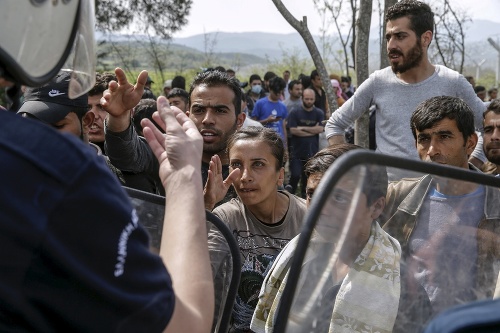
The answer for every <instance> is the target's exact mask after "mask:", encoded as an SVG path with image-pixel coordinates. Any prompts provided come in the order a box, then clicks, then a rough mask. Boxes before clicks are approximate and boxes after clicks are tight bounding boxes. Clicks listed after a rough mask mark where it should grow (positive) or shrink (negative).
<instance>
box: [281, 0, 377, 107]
mask: <svg viewBox="0 0 500 333" xmlns="http://www.w3.org/2000/svg"><path fill="white" fill-rule="evenodd" d="M272 1H273V3H274V5H275V6H276V8H277V9H278V11H279V12H280V14H281V15H282V16H283V18H284V19H285V20H286V21H287V22H288V23H289V24H290V25H291V26H292V27H293V28H294V29H295V30H297V32H298V33H299V35H300V36H301V37H302V39H303V40H304V43H306V46H307V49H308V50H309V53H310V54H311V58H312V60H313V62H314V65H315V66H316V70H317V71H318V73H319V76H320V77H321V82H322V83H323V88H324V89H325V92H326V98H327V101H328V105H329V107H330V112H333V111H334V110H337V108H338V105H337V99H336V96H335V93H334V92H333V86H332V83H331V82H330V77H329V75H328V72H327V70H326V67H325V63H324V62H323V58H321V54H320V52H319V50H318V47H317V46H316V43H315V42H314V38H313V36H312V35H311V32H310V31H309V28H308V27H307V17H306V16H304V17H303V18H302V21H299V20H297V19H296V18H295V17H294V16H293V15H292V14H291V13H290V12H289V11H288V9H287V8H286V6H285V5H284V4H283V3H282V2H281V0H272ZM368 29H370V27H369V26H368Z"/></svg>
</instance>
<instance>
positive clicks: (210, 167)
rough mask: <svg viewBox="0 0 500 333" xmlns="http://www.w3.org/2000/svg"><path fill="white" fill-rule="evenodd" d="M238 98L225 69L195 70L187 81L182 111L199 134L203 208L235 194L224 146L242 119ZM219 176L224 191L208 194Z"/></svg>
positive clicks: (217, 182)
mask: <svg viewBox="0 0 500 333" xmlns="http://www.w3.org/2000/svg"><path fill="white" fill-rule="evenodd" d="M241 99H242V92H241V88H240V86H239V84H238V81H236V79H235V78H234V77H230V76H229V75H227V73H225V72H220V71H216V70H213V71H206V72H203V73H200V74H198V75H197V76H196V77H195V78H194V80H193V83H191V88H190V90H189V110H188V111H187V112H186V114H187V115H188V116H189V118H191V120H192V121H193V122H194V123H195V124H196V127H197V128H198V130H199V131H200V133H201V135H202V137H203V154H202V163H201V174H202V179H203V184H204V186H205V190H204V193H205V197H204V199H205V208H207V209H209V210H211V209H213V208H214V207H215V206H216V205H220V204H222V203H224V202H226V201H229V200H230V199H231V198H234V197H235V196H236V192H235V191H234V188H233V187H232V186H231V184H232V182H233V180H234V176H232V175H234V174H231V175H230V174H229V156H228V155H227V149H226V148H227V142H228V140H229V138H230V137H231V136H232V135H233V134H234V132H236V130H238V129H239V128H240V127H241V126H242V125H243V122H244V121H245V113H243V112H242V110H241V104H242V103H241ZM222 179H225V181H224V186H225V189H224V190H223V191H222V193H225V195H224V196H222V197H220V196H219V193H216V194H215V196H209V195H212V194H213V191H212V190H211V189H212V186H215V184H219V183H220V182H219V180H222ZM226 191H227V193H226Z"/></svg>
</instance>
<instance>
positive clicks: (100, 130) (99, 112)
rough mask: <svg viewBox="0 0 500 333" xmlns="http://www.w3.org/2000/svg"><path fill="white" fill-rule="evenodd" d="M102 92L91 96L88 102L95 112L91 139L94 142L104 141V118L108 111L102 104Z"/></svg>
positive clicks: (90, 132) (90, 133) (90, 134)
mask: <svg viewBox="0 0 500 333" xmlns="http://www.w3.org/2000/svg"><path fill="white" fill-rule="evenodd" d="M101 97H102V94H99V95H94V96H89V99H88V104H89V109H90V111H91V112H92V113H93V114H94V123H93V124H92V125H91V126H90V131H89V140H90V142H93V143H100V142H104V140H105V137H104V119H106V116H107V115H108V113H107V112H106V111H104V110H103V108H102V106H101V102H100V101H101Z"/></svg>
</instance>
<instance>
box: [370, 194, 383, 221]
mask: <svg viewBox="0 0 500 333" xmlns="http://www.w3.org/2000/svg"><path fill="white" fill-rule="evenodd" d="M384 208H385V197H380V198H378V199H377V200H375V201H374V202H373V203H372V205H371V206H370V212H371V215H370V217H371V218H372V219H373V220H375V219H377V218H378V217H379V216H380V214H382V212H383V211H384Z"/></svg>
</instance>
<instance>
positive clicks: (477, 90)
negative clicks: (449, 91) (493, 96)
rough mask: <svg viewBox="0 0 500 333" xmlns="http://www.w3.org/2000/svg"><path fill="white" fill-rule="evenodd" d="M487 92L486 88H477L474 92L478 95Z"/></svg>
mask: <svg viewBox="0 0 500 333" xmlns="http://www.w3.org/2000/svg"><path fill="white" fill-rule="evenodd" d="M483 91H484V92H486V88H485V87H484V86H475V87H474V92H475V93H476V94H477V93H478V92H483Z"/></svg>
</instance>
